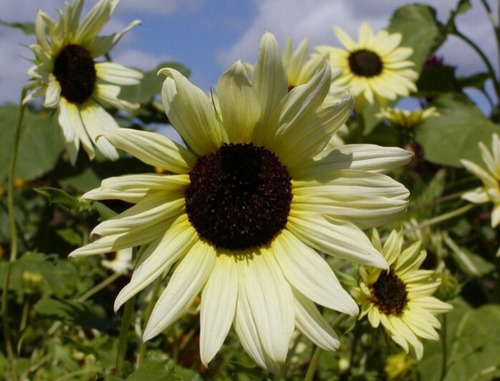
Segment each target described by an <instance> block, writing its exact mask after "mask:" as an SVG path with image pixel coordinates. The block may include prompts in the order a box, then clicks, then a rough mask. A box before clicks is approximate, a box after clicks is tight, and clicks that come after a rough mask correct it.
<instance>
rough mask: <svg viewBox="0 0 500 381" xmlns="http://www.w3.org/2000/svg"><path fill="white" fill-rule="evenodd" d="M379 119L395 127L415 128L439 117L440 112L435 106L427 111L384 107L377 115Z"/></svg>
mask: <svg viewBox="0 0 500 381" xmlns="http://www.w3.org/2000/svg"><path fill="white" fill-rule="evenodd" d="M375 116H376V117H377V118H379V119H385V120H387V121H389V122H390V123H391V124H393V125H394V126H398V127H403V128H413V127H416V126H418V125H419V124H421V123H422V122H423V121H424V120H426V119H428V118H432V117H435V116H439V112H438V111H437V109H436V108H435V107H434V106H431V107H428V108H426V109H416V110H412V111H410V110H401V109H397V108H392V107H383V108H382V109H380V112H379V113H377V114H376V115H375Z"/></svg>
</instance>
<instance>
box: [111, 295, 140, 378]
mask: <svg viewBox="0 0 500 381" xmlns="http://www.w3.org/2000/svg"><path fill="white" fill-rule="evenodd" d="M135 299H136V296H133V297H131V298H130V299H129V300H128V301H127V302H126V303H125V308H124V311H123V316H122V322H121V325H120V335H119V337H118V350H117V352H116V365H115V375H116V376H117V377H122V375H123V368H124V365H125V356H126V354H127V338H128V332H129V327H130V324H131V322H132V317H133V316H134V305H135Z"/></svg>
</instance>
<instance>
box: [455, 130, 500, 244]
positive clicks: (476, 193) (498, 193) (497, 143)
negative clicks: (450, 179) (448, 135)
mask: <svg viewBox="0 0 500 381" xmlns="http://www.w3.org/2000/svg"><path fill="white" fill-rule="evenodd" d="M479 149H480V150H481V156H482V159H483V162H484V164H486V169H483V168H481V167H480V166H479V165H477V164H475V163H473V162H472V161H469V160H460V161H461V163H462V164H463V166H464V167H465V168H466V169H467V170H468V171H469V172H471V173H472V174H473V175H475V176H477V177H478V178H479V180H481V181H482V182H483V186H482V187H478V188H476V189H474V190H472V191H470V192H466V193H464V194H463V195H462V198H463V199H465V200H467V201H470V202H472V203H474V204H482V203H485V202H492V203H493V211H492V212H491V226H492V227H496V226H498V224H500V187H499V181H500V139H499V138H498V135H497V134H493V138H492V141H491V152H490V151H488V148H486V146H485V145H484V143H482V142H479ZM499 250H500V249H499Z"/></svg>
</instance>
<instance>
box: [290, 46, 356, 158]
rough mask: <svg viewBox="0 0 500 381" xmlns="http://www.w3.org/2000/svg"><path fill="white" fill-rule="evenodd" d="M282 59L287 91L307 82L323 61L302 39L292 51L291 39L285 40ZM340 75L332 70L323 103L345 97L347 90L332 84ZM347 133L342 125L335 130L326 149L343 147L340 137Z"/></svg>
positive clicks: (335, 70) (339, 72)
mask: <svg viewBox="0 0 500 381" xmlns="http://www.w3.org/2000/svg"><path fill="white" fill-rule="evenodd" d="M282 58H283V65H284V67H285V72H286V76H287V81H288V89H289V90H291V89H293V88H295V87H297V86H300V85H303V84H306V83H307V82H309V81H310V80H311V78H312V77H313V76H314V73H315V72H316V71H317V70H318V68H319V67H320V66H321V65H322V63H323V60H324V57H322V56H320V55H317V54H315V55H310V54H309V41H308V40H307V39H303V40H302V41H301V42H300V43H299V45H298V46H297V48H296V49H295V50H293V41H292V39H291V38H289V39H287V41H286V43H285V49H284V50H283V56H282ZM340 74H341V70H340V69H332V85H331V86H330V91H329V94H328V97H326V98H325V102H333V103H335V102H337V101H338V99H339V98H341V97H343V96H345V94H346V91H347V89H346V88H345V87H338V86H336V85H335V84H334V81H335V78H337V77H338V76H339V75H340ZM348 132H349V130H348V128H347V125H346V124H344V125H343V126H342V127H341V128H339V129H338V130H337V133H335V134H333V136H332V138H331V139H330V141H329V142H328V147H330V148H331V149H333V148H335V147H338V146H341V145H343V144H344V140H343V139H342V136H345V135H347V133H348ZM325 153H328V150H324V151H323V154H325Z"/></svg>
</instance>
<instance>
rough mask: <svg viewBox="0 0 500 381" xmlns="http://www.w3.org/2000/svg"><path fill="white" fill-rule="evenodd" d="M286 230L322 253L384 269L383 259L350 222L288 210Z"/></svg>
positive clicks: (361, 232) (385, 265) (385, 266)
mask: <svg viewBox="0 0 500 381" xmlns="http://www.w3.org/2000/svg"><path fill="white" fill-rule="evenodd" d="M287 229H288V230H290V231H291V232H292V233H293V234H294V235H295V236H296V237H297V238H299V239H300V240H302V241H303V242H304V243H306V244H307V245H309V246H311V247H313V248H315V249H316V250H319V251H320V252H323V253H325V254H328V255H332V256H336V257H339V258H343V259H347V260H350V261H355V262H358V263H361V264H365V265H369V266H374V267H380V268H388V264H387V262H386V260H385V259H384V257H383V256H382V254H380V253H379V252H378V251H377V250H375V248H374V247H373V246H372V244H371V242H370V240H369V239H368V238H367V237H366V235H365V233H363V231H362V230H361V229H359V228H358V227H357V226H355V225H354V224H352V223H350V222H345V221H335V220H332V219H329V220H328V221H327V220H326V219H324V218H322V217H321V215H320V214H316V213H307V212H295V211H293V210H292V211H291V212H290V215H289V217H288V224H287Z"/></svg>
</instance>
